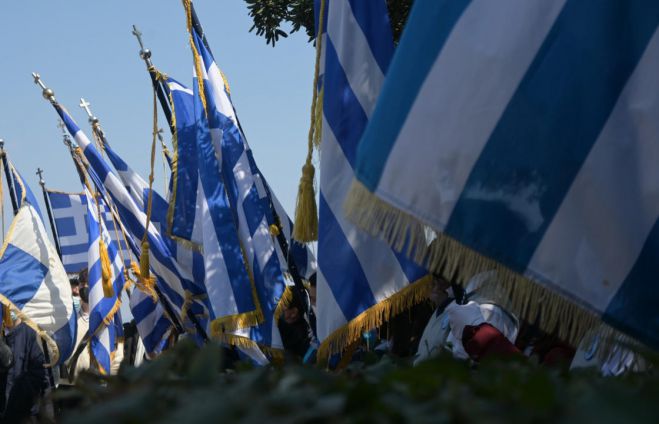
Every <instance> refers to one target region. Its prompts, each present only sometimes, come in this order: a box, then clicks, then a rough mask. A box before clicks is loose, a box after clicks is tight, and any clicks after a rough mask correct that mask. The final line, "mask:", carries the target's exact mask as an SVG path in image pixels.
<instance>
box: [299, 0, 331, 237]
mask: <svg viewBox="0 0 659 424" xmlns="http://www.w3.org/2000/svg"><path fill="white" fill-rule="evenodd" d="M325 3H326V0H321V2H320V19H319V21H318V34H321V36H320V37H316V63H315V68H314V76H313V96H312V98H311V122H310V124H309V135H308V139H307V159H306V161H305V163H304V166H303V167H302V177H301V178H300V186H299V188H298V192H297V202H296V205H295V226H294V227H293V238H294V239H295V240H297V241H300V242H303V243H307V242H311V241H314V240H317V239H318V207H317V206H316V193H315V190H314V174H315V173H316V170H315V169H314V167H313V164H312V163H311V160H312V157H313V147H314V143H316V144H318V143H320V135H319V134H320V125H318V124H317V122H318V120H319V117H320V120H321V121H322V112H321V111H322V100H319V96H318V75H319V73H320V55H321V52H322V50H323V47H322V41H323V37H322V34H323V25H324V22H323V16H324V13H325ZM321 92H322V90H321ZM319 105H320V106H319ZM314 140H315V141H314Z"/></svg>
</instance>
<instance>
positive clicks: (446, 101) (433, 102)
mask: <svg viewBox="0 0 659 424" xmlns="http://www.w3.org/2000/svg"><path fill="white" fill-rule="evenodd" d="M564 3H565V1H564V0H560V1H558V0H557V1H545V2H540V1H527V0H499V1H490V0H478V1H474V2H472V3H471V4H470V6H469V7H468V8H467V9H466V10H465V12H464V14H463V16H462V18H461V19H460V20H459V21H458V23H457V24H456V26H455V28H454V29H453V31H452V33H451V35H450V36H449V38H448V39H447V41H446V44H445V45H444V48H443V49H442V51H441V52H440V54H439V56H438V57H437V59H436V60H435V63H434V65H433V67H432V69H431V70H430V72H429V73H428V75H427V76H426V80H425V82H424V83H423V85H422V87H421V90H420V92H419V94H418V96H417V98H416V100H415V103H414V105H413V106H412V108H411V110H410V111H409V115H408V117H407V120H406V122H405V124H404V125H403V128H402V129H401V132H400V134H399V136H398V139H397V140H396V143H395V146H394V147H393V149H392V151H391V153H390V155H389V160H388V161H387V163H386V165H385V168H384V172H383V173H382V178H381V180H380V182H379V186H378V187H377V189H376V193H377V194H378V195H380V196H381V197H382V198H383V199H385V200H389V201H391V200H392V199H397V201H396V205H397V206H400V207H405V208H406V209H408V208H407V207H406V206H408V205H414V207H413V208H412V212H413V213H415V214H416V215H417V218H419V219H421V220H422V221H425V222H426V223H427V224H429V225H432V226H433V227H434V228H436V229H440V230H441V229H443V228H444V226H445V225H446V223H447V222H448V219H449V217H450V216H451V213H452V212H453V208H454V206H455V203H456V201H457V200H458V198H459V196H460V194H461V192H462V190H463V188H464V184H465V183H466V180H467V178H468V177H469V173H470V171H471V169H472V168H473V166H474V163H475V162H476V160H477V159H478V157H479V155H480V153H481V151H482V150H483V147H484V146H485V144H486V142H487V140H488V139H489V137H490V135H491V133H492V131H493V130H494V128H495V126H496V124H497V122H498V121H499V119H500V117H501V115H502V113H503V112H504V110H505V108H506V106H507V105H508V102H509V101H510V99H511V98H512V96H513V94H514V93H515V90H516V89H517V86H518V85H519V83H520V81H521V80H522V78H523V77H524V74H525V73H526V70H527V69H528V67H529V65H530V64H531V62H532V61H533V59H534V57H535V55H536V52H537V51H538V49H539V48H540V46H541V45H542V42H543V41H544V39H545V37H546V35H547V33H548V32H549V30H550V29H551V27H552V24H553V23H554V21H555V19H556V17H557V15H558V14H559V12H560V10H561V9H562V7H563V4H564ZM440 143H441V149H440V148H439V146H440ZM412 168H413V169H421V170H423V172H424V173H425V174H426V177H425V178H426V179H427V181H428V182H430V183H431V185H432V188H431V189H429V190H423V191H419V190H410V189H409V187H416V186H418V184H419V181H418V173H417V172H411V171H412Z"/></svg>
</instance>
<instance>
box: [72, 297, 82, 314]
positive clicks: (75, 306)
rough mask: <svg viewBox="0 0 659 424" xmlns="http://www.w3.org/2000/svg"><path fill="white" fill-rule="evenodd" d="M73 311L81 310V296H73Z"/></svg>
mask: <svg viewBox="0 0 659 424" xmlns="http://www.w3.org/2000/svg"><path fill="white" fill-rule="evenodd" d="M73 309H75V310H76V312H78V311H79V310H80V296H73Z"/></svg>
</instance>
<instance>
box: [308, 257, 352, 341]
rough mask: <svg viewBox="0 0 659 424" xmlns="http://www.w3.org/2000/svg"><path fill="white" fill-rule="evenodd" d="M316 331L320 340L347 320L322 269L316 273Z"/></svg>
mask: <svg viewBox="0 0 659 424" xmlns="http://www.w3.org/2000/svg"><path fill="white" fill-rule="evenodd" d="M316 287H317V288H316V290H317V292H316V299H317V301H316V311H317V314H318V316H317V318H316V332H317V333H318V340H320V341H321V342H322V341H323V340H325V339H326V338H327V337H329V336H330V335H331V334H332V332H333V331H334V330H336V329H337V328H340V327H341V326H343V325H345V324H346V323H347V322H348V320H347V319H346V317H345V316H344V315H343V311H341V308H340V307H339V305H338V303H336V299H335V298H334V293H332V290H331V289H330V287H329V284H328V283H327V280H326V279H325V275H323V271H322V269H320V268H319V269H318V273H317V274H316Z"/></svg>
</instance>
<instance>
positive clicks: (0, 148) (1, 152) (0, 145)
mask: <svg viewBox="0 0 659 424" xmlns="http://www.w3.org/2000/svg"><path fill="white" fill-rule="evenodd" d="M0 156H1V157H2V165H3V166H4V168H5V177H6V178H7V188H9V197H10V198H11V206H12V208H13V209H14V216H15V215H16V214H17V213H18V199H17V198H16V191H15V190H14V179H13V178H12V175H11V170H10V169H9V163H8V161H7V153H6V152H5V141H4V140H3V139H1V138H0Z"/></svg>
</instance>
